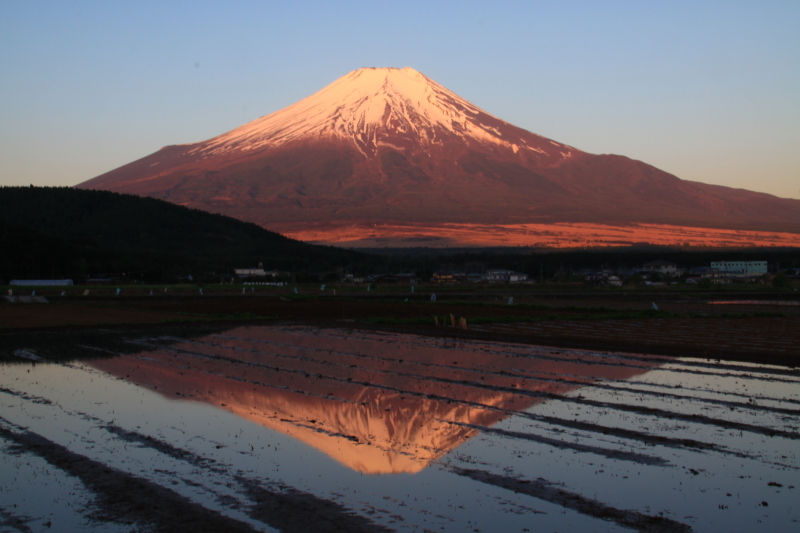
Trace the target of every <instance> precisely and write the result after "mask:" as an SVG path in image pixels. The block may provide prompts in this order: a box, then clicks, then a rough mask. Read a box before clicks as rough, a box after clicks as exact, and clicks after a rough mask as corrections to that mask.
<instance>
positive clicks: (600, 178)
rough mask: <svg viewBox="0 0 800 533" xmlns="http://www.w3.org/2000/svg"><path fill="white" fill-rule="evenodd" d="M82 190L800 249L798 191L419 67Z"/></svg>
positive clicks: (348, 222) (377, 221)
mask: <svg viewBox="0 0 800 533" xmlns="http://www.w3.org/2000/svg"><path fill="white" fill-rule="evenodd" d="M78 187H79V188H87V189H105V190H110V191H116V192H123V193H131V194H136V195H141V196H151V197H155V198H160V199H163V200H167V201H170V202H173V203H177V204H181V205H185V206H189V207H194V208H198V209H202V210H206V211H211V212H219V213H222V214H225V215H229V216H233V217H235V218H239V219H242V220H245V221H249V222H255V223H257V224H259V225H261V226H264V227H266V228H268V229H271V230H273V231H278V232H281V233H284V234H286V235H288V236H291V237H295V238H300V239H302V240H309V241H315V242H325V243H329V244H347V245H364V246H370V245H372V246H375V245H389V246H458V245H482V246H487V245H492V244H494V245H519V244H526V245H540V246H548V245H549V246H565V245H577V246H607V245H614V244H626V243H633V242H642V241H647V242H654V243H660V244H674V243H687V242H689V243H693V244H711V245H731V244H733V245H736V244H739V245H748V244H751V245H752V244H768V243H771V244H780V245H800V200H792V199H783V198H778V197H775V196H771V195H768V194H763V193H756V192H750V191H746V190H742V189H732V188H728V187H722V186H717V185H707V184H703V183H698V182H692V181H686V180H681V179H679V178H677V177H675V176H673V175H671V174H668V173H666V172H663V171H661V170H659V169H657V168H655V167H653V166H650V165H647V164H646V163H642V162H640V161H635V160H632V159H629V158H626V157H623V156H618V155H593V154H589V153H586V152H583V151H581V150H579V149H577V148H574V147H572V146H569V145H567V144H563V143H560V142H557V141H554V140H550V139H547V138H545V137H542V136H540V135H537V134H535V133H531V132H529V131H526V130H524V129H522V128H519V127H516V126H514V125H512V124H510V123H508V122H505V121H503V120H501V119H499V118H497V117H494V116H492V115H490V114H489V113H487V112H485V111H483V110H481V109H480V108H478V107H476V106H475V105H473V104H471V103H470V102H468V101H466V100H464V99H463V98H461V97H459V96H458V95H456V94H455V93H453V92H451V91H449V90H448V89H446V88H444V87H443V86H441V85H439V84H438V83H436V82H434V81H433V80H431V79H429V78H427V77H426V76H424V75H422V74H420V73H419V72H417V71H415V70H413V69H411V68H403V69H395V68H362V69H359V70H356V71H353V72H351V73H349V74H347V75H345V76H343V77H342V78H339V79H338V80H336V81H334V82H333V83H331V84H330V85H328V86H327V87H325V88H324V89H322V90H321V91H319V92H317V93H315V94H313V95H311V96H309V97H307V98H305V99H303V100H300V101H299V102H297V103H295V104H293V105H290V106H289V107H287V108H285V109H282V110H280V111H276V112H274V113H272V114H270V115H266V116H264V117H262V118H259V119H257V120H254V121H252V122H250V123H248V124H245V125H243V126H240V127H238V128H236V129H234V130H232V131H229V132H227V133H224V134H222V135H219V136H217V137H214V138H212V139H209V140H206V141H203V142H198V143H193V144H182V145H174V146H167V147H164V148H162V149H161V150H159V151H157V152H155V153H154V154H151V155H149V156H147V157H145V158H143V159H140V160H138V161H134V162H132V163H130V164H128V165H125V166H123V167H120V168H118V169H116V170H112V171H111V172H108V173H106V174H103V175H101V176H98V177H96V178H94V179H91V180H89V181H86V182H84V183H81V184H79V185H78ZM559 235H560V236H561V237H559Z"/></svg>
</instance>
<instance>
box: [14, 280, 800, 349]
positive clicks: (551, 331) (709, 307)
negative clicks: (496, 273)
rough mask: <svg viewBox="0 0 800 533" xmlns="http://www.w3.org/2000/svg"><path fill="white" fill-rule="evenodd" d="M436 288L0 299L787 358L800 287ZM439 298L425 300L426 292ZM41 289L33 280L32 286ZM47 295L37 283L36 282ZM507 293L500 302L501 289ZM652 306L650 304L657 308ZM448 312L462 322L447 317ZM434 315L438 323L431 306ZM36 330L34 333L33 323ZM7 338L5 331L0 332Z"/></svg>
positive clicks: (81, 316) (165, 315)
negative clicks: (748, 289) (545, 290)
mask: <svg viewBox="0 0 800 533" xmlns="http://www.w3.org/2000/svg"><path fill="white" fill-rule="evenodd" d="M440 289H441V288H436V287H428V288H420V289H419V290H418V291H417V292H416V293H410V292H408V289H405V291H403V290H402V289H398V288H395V289H393V290H392V291H384V292H380V289H379V290H376V291H375V292H373V293H370V294H367V293H366V291H364V290H363V289H362V290H361V292H358V293H355V292H352V291H350V292H343V291H341V290H340V294H339V295H338V296H333V294H332V290H330V289H329V290H328V291H327V292H321V291H319V288H318V287H315V288H313V289H311V288H305V289H302V290H301V293H300V294H299V295H295V294H293V293H292V292H291V290H289V289H287V288H284V289H282V290H280V291H279V290H276V289H273V290H269V289H262V288H259V291H260V292H259V293H252V292H249V291H251V290H253V289H248V292H246V293H245V294H242V293H241V292H240V291H241V289H238V290H217V291H214V292H207V293H206V294H205V295H204V296H200V295H199V292H198V290H197V289H194V290H193V291H191V292H190V291H185V292H183V293H180V294H178V293H170V294H169V295H164V294H160V293H158V292H157V293H156V294H155V295H154V296H148V295H147V292H146V291H142V290H139V291H136V290H126V291H125V292H124V293H123V294H122V296H119V297H117V296H115V295H114V291H113V290H112V289H107V288H106V289H101V290H95V289H92V291H93V292H92V295H91V296H90V297H82V296H80V295H79V292H78V293H74V294H72V295H68V296H67V297H61V296H60V295H59V294H60V293H59V292H58V291H55V292H54V291H51V292H52V294H50V295H49V301H50V303H48V304H9V303H5V302H4V301H0V340H2V339H3V338H4V337H5V338H6V339H7V338H9V336H11V337H13V336H14V335H15V334H16V333H18V332H25V331H28V332H32V334H33V335H36V334H38V332H62V331H75V330H84V329H91V328H93V327H97V326H103V327H111V328H122V329H124V328H126V327H131V326H134V327H135V326H141V325H145V324H154V325H163V324H169V323H224V324H237V323H242V322H247V323H262V324H267V323H280V322H286V321H294V322H297V321H299V322H302V323H314V324H318V325H324V326H336V325H342V324H347V325H358V326H359V327H366V328H380V329H383V330H391V331H403V332H409V333H415V334H420V335H433V336H437V337H442V336H452V337H458V338H472V339H481V340H505V341H512V342H522V343H528V344H543V345H549V346H562V347H568V348H583V349H603V350H617V351H633V352H643V353H651V354H661V355H675V356H692V357H706V358H715V359H729V360H730V359H737V360H743V361H752V362H765V363H777V364H788V365H794V364H797V362H798V360H800V359H799V358H798V356H800V351H798V350H797V349H795V347H796V346H800V297H799V296H797V295H796V293H784V294H781V293H777V294H776V293H764V294H759V293H754V292H746V293H742V294H737V293H730V292H725V293H721V294H714V293H710V294H703V293H699V294H692V293H688V294H686V293H680V292H669V291H665V292H648V291H631V292H623V293H614V292H611V293H603V292H573V293H570V292H566V293H555V292H554V293H542V292H533V291H529V292H527V293H526V292H523V291H521V290H520V291H518V292H513V291H505V292H500V293H490V292H487V291H485V290H475V291H471V292H458V291H449V292H448V291H445V290H444V289H441V290H440ZM434 292H438V295H437V301H436V302H431V301H430V296H431V294H432V293H434ZM40 293H41V291H40ZM45 294H47V293H46V292H45ZM509 298H514V300H513V304H512V305H508V303H507V302H508V299H509ZM654 307H657V308H658V311H655V309H654ZM450 315H453V316H454V317H456V318H462V317H463V318H464V319H465V321H466V324H467V329H466V330H463V329H457V328H447V327H444V325H443V324H444V323H445V322H446V323H447V324H451V321H450V318H449V317H450ZM435 316H438V317H439V327H435V326H434V320H435V319H434V317H435ZM33 332H36V333H33ZM3 342H6V343H9V342H11V341H9V340H6V341H3Z"/></svg>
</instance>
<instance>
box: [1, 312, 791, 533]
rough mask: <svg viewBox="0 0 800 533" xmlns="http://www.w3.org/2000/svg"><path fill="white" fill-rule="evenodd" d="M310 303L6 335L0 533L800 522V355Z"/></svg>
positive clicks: (767, 526) (757, 526)
mask: <svg viewBox="0 0 800 533" xmlns="http://www.w3.org/2000/svg"><path fill="white" fill-rule="evenodd" d="M281 303H283V304H287V303H288V304H289V305H291V304H295V303H297V304H299V305H309V306H310V305H315V304H314V302H310V303H309V302H280V301H278V302H275V305H280V304H281ZM317 303H319V302H317ZM415 305H420V306H422V305H423V304H422V303H419V304H415ZM217 309H218V308H217ZM366 311H367V312H369V310H368V309H367V310H366ZM137 312H138V311H137ZM159 312H167V313H170V312H173V310H170V309H162V310H160V311H159ZM565 312H566V311H565ZM323 318H324V317H320V318H319V320H320V323H319V324H316V325H303V324H299V323H297V324H291V323H287V322H283V323H281V324H273V325H244V326H232V325H227V326H226V325H224V324H218V323H215V324H200V325H178V326H160V327H158V328H153V327H150V326H148V327H132V326H127V327H126V328H123V329H115V328H111V329H109V328H104V329H102V330H97V329H95V330H91V329H88V330H83V331H80V332H78V333H76V332H74V331H72V332H67V331H53V330H49V331H44V330H39V331H36V332H34V334H31V335H29V336H27V337H25V336H24V335H23V336H20V335H17V336H16V340H15V341H14V342H15V344H13V346H12V345H11V344H9V343H8V342H6V343H5V344H4V346H3V347H0V351H2V353H3V360H4V361H5V362H4V363H2V373H1V374H0V376H1V377H0V443H1V444H2V449H3V453H2V455H0V460H2V465H0V475H2V483H0V487H2V489H1V490H2V493H0V502H1V503H0V531H76V530H96V531H630V530H634V531H698V532H699V531H771V532H774V531H787V532H788V531H796V530H797V528H798V527H799V525H800V522H798V521H799V520H800V506H798V505H797V503H796V502H797V501H798V497H797V491H798V490H800V489H798V488H796V487H797V486H798V485H800V473H799V471H798V469H799V468H800V461H799V460H798V455H797V450H798V449H800V448H798V440H799V439H800V371H798V370H797V369H795V368H792V367H789V366H785V365H772V366H770V365H764V364H754V363H749V362H736V361H724V360H722V361H717V360H709V359H707V358H689V357H672V356H668V355H652V354H651V355H644V354H642V353H636V352H627V353H625V352H619V351H598V350H579V349H571V348H555V347H550V348H548V347H541V346H534V345H530V344H525V343H521V342H507V341H503V340H498V339H489V338H480V336H482V335H495V334H497V335H505V333H502V332H500V333H492V332H482V333H481V332H473V330H468V331H467V332H466V333H464V335H474V336H473V337H469V336H463V335H462V336H457V335H455V334H441V335H436V334H435V333H436V332H443V331H445V330H446V329H447V328H444V327H441V326H440V327H439V328H436V327H434V326H430V327H424V328H422V330H424V331H418V332H402V331H399V330H395V331H387V330H386V329H385V328H384V327H381V329H374V330H369V329H364V328H363V327H360V326H359V327H355V326H358V324H357V323H352V324H351V323H341V322H340V323H339V324H338V325H336V326H333V327H327V326H324V325H323V324H322V320H323ZM781 318H782V319H791V318H792V317H791V316H784V317H781ZM348 320H355V319H354V318H348ZM686 320H700V319H688V318H687V319H686ZM725 320H727V319H719V318H717V319H705V322H706V323H711V322H714V321H719V322H720V323H721V324H724V323H725ZM730 320H733V319H730ZM334 322H335V321H334ZM575 322H581V321H575ZM583 322H584V325H586V324H585V322H586V321H583ZM348 324H349V325H348ZM532 324H543V325H546V324H550V325H551V326H552V325H554V324H569V321H558V320H553V321H550V322H534V323H532ZM398 327H399V328H401V329H402V328H408V327H416V328H420V326H398ZM486 327H487V328H495V329H502V328H503V327H506V328H510V329H512V330H513V329H515V328H519V327H522V326H520V325H515V324H507V325H503V324H491V325H487V326H486ZM635 330H636V328H635V327H632V329H631V331H635ZM454 332H455V331H454V330H453V331H450V332H449V333H454ZM508 335H510V336H512V337H513V336H514V335H517V336H521V335H528V333H525V332H523V333H520V332H515V331H511V332H508ZM582 335H583V338H587V339H588V338H589V335H588V334H582ZM10 338H11V337H10V336H8V335H7V336H5V339H6V340H8V339H10ZM659 338H660V340H661V341H666V340H668V336H661V337H659ZM59 339H61V340H62V341H66V342H59ZM764 340H766V339H764ZM65 344H68V345H69V347H67V346H65Z"/></svg>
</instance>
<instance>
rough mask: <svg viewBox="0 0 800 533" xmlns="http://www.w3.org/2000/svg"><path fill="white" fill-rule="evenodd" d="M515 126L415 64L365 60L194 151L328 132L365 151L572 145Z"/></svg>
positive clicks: (557, 150) (559, 148)
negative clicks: (374, 64)
mask: <svg viewBox="0 0 800 533" xmlns="http://www.w3.org/2000/svg"><path fill="white" fill-rule="evenodd" d="M515 130H517V128H514V127H513V126H511V125H510V124H508V123H506V122H503V121H502V120H500V119H498V118H496V117H493V116H491V115H489V114H488V113H486V112H485V111H483V110H481V109H480V108H478V107H476V106H474V105H473V104H471V103H469V102H468V101H466V100H464V99H463V98H461V97H460V96H458V95H457V94H455V93H453V92H452V91H449V90H448V89H446V88H444V87H442V86H441V85H439V84H438V83H436V82H435V81H433V80H431V79H430V78H428V77H426V76H424V75H423V74H421V73H419V72H417V71H416V70H414V69H412V68H409V67H405V68H402V69H398V68H362V69H359V70H354V71H353V72H350V73H349V74H347V75H345V76H342V77H341V78H339V79H338V80H336V81H334V82H333V83H331V84H330V85H328V86H327V87H325V88H324V89H322V90H321V91H319V92H317V93H315V94H313V95H311V96H309V97H308V98H304V99H303V100H300V101H299V102H297V103H296V104H293V105H290V106H289V107H286V108H284V109H281V110H280V111H276V112H275V113H272V114H270V115H266V116H264V117H261V118H259V119H257V120H254V121H252V122H250V123H248V124H245V125H243V126H240V127H238V128H236V129H234V130H232V131H229V132H228V133H224V134H222V135H220V136H218V137H215V138H213V139H210V140H208V141H205V142H202V143H198V144H197V145H196V146H195V148H194V149H193V150H192V153H202V154H206V155H208V154H223V153H226V152H230V151H236V150H238V151H249V150H257V149H262V148H271V147H275V146H279V145H281V144H284V143H287V142H291V141H296V140H301V139H309V140H313V139H320V138H323V137H326V136H328V137H338V138H339V139H342V140H346V141H349V142H351V143H352V144H353V146H355V147H356V148H357V149H358V150H359V151H360V152H362V154H363V155H364V157H370V156H374V155H375V153H376V152H377V148H378V146H380V145H382V144H383V145H387V146H392V145H393V144H396V141H397V140H398V138H400V139H404V140H405V141H407V142H412V143H414V142H418V143H420V144H421V145H423V146H425V145H431V144H440V145H441V144H444V143H446V142H452V141H453V140H458V141H460V142H463V143H468V144H469V143H472V144H474V143H484V144H492V145H497V146H502V147H505V148H508V149H510V150H512V151H513V152H516V151H518V150H519V149H520V148H522V149H523V150H525V149H527V150H532V151H533V152H536V153H537V154H539V156H541V155H547V152H551V153H552V155H557V154H560V155H561V156H562V157H566V156H567V155H569V153H570V150H571V149H570V148H569V147H567V146H563V145H560V144H558V143H555V142H552V143H551V146H550V147H549V149H548V150H547V151H545V150H543V149H542V147H541V146H540V145H541V141H542V140H544V139H543V138H538V139H536V140H537V141H538V142H534V143H531V142H530V140H529V139H526V137H528V136H530V135H531V134H530V132H522V131H521V130H520V131H515ZM525 133H527V134H528V135H524V134H525ZM536 137H539V136H536ZM572 150H574V149H572Z"/></svg>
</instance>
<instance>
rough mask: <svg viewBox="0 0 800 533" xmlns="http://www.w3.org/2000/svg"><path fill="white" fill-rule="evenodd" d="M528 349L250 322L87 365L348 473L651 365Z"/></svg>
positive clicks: (435, 446) (434, 454) (443, 449)
mask: <svg viewBox="0 0 800 533" xmlns="http://www.w3.org/2000/svg"><path fill="white" fill-rule="evenodd" d="M172 340H174V339H172ZM536 353H537V352H536V349H535V348H532V347H526V346H518V345H509V344H502V345H501V344H486V343H469V344H461V343H454V342H453V341H444V340H441V339H430V338H425V337H415V336H410V335H386V334H384V335H371V334H367V333H348V332H344V331H341V330H317V329H311V328H304V327H292V328H273V327H248V328H237V329H233V330H230V331H227V332H225V333H222V334H219V335H209V336H206V337H202V338H198V339H189V340H185V341H182V342H177V343H172V344H170V345H169V346H163V345H162V346H159V345H154V346H153V349H152V351H146V352H143V353H139V354H135V355H124V356H120V357H117V358H113V359H106V360H98V361H92V363H91V364H92V365H93V366H96V367H97V368H99V369H101V370H104V371H106V372H109V373H111V374H114V375H117V376H120V377H124V378H125V379H126V380H129V381H132V382H135V383H138V384H140V385H143V386H146V387H149V388H152V389H156V390H158V391H159V392H160V393H162V394H164V395H166V396H168V397H171V398H174V397H175V396H176V395H178V396H180V397H187V398H192V399H194V400H198V401H204V402H208V403H210V404H213V405H217V406H220V407H222V408H223V409H227V410H228V411H230V412H232V413H235V414H237V415H239V416H242V417H244V418H247V419H249V420H252V421H254V422H257V423H258V424H261V425H264V426H266V427H269V428H271V429H275V430H277V431H280V432H282V433H285V434H287V435H290V436H292V437H294V438H297V439H299V440H301V441H303V442H305V443H307V444H309V445H311V446H313V447H315V448H317V449H319V450H321V451H323V452H324V453H326V454H327V455H329V456H331V457H333V458H334V459H336V460H337V461H339V462H341V463H343V464H345V465H347V466H348V467H350V468H352V469H354V470H357V471H360V472H365V473H400V472H410V473H413V472H418V471H420V470H422V469H423V468H425V467H426V466H427V465H428V464H430V463H431V462H432V461H433V460H435V459H437V458H439V457H441V456H442V455H444V454H446V453H448V452H450V451H451V450H453V449H455V448H456V447H458V446H459V445H460V444H461V443H462V442H464V441H465V440H467V439H469V438H471V437H473V436H475V435H476V434H477V433H478V432H479V430H478V429H475V426H486V427H488V426H491V425H493V424H496V423H497V422H499V421H501V420H502V419H504V418H506V417H507V416H509V415H510V414H511V413H510V411H511V412H513V411H520V410H524V409H526V408H528V407H530V406H531V405H533V404H535V403H538V402H541V401H544V399H545V398H542V397H540V396H538V395H539V394H541V393H544V395H546V394H548V393H550V394H564V393H566V392H569V391H571V390H574V389H577V388H578V387H580V386H581V384H587V383H591V382H592V381H593V380H595V379H597V378H613V379H626V378H629V377H631V376H633V375H636V374H641V373H643V372H645V371H647V370H649V369H650V368H651V366H650V365H643V366H641V367H639V368H636V367H634V368H631V367H620V366H610V365H602V364H587V363H586V362H585V360H586V359H588V358H589V356H586V357H584V358H583V360H584V362H572V361H569V360H564V359H559V356H556V357H550V358H538V357H535V355H536ZM598 363H599V361H598ZM559 376H568V377H566V378H565V380H562V379H561V378H560V377H559ZM535 378H540V379H535ZM517 390H518V391H520V392H515V391H517Z"/></svg>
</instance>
